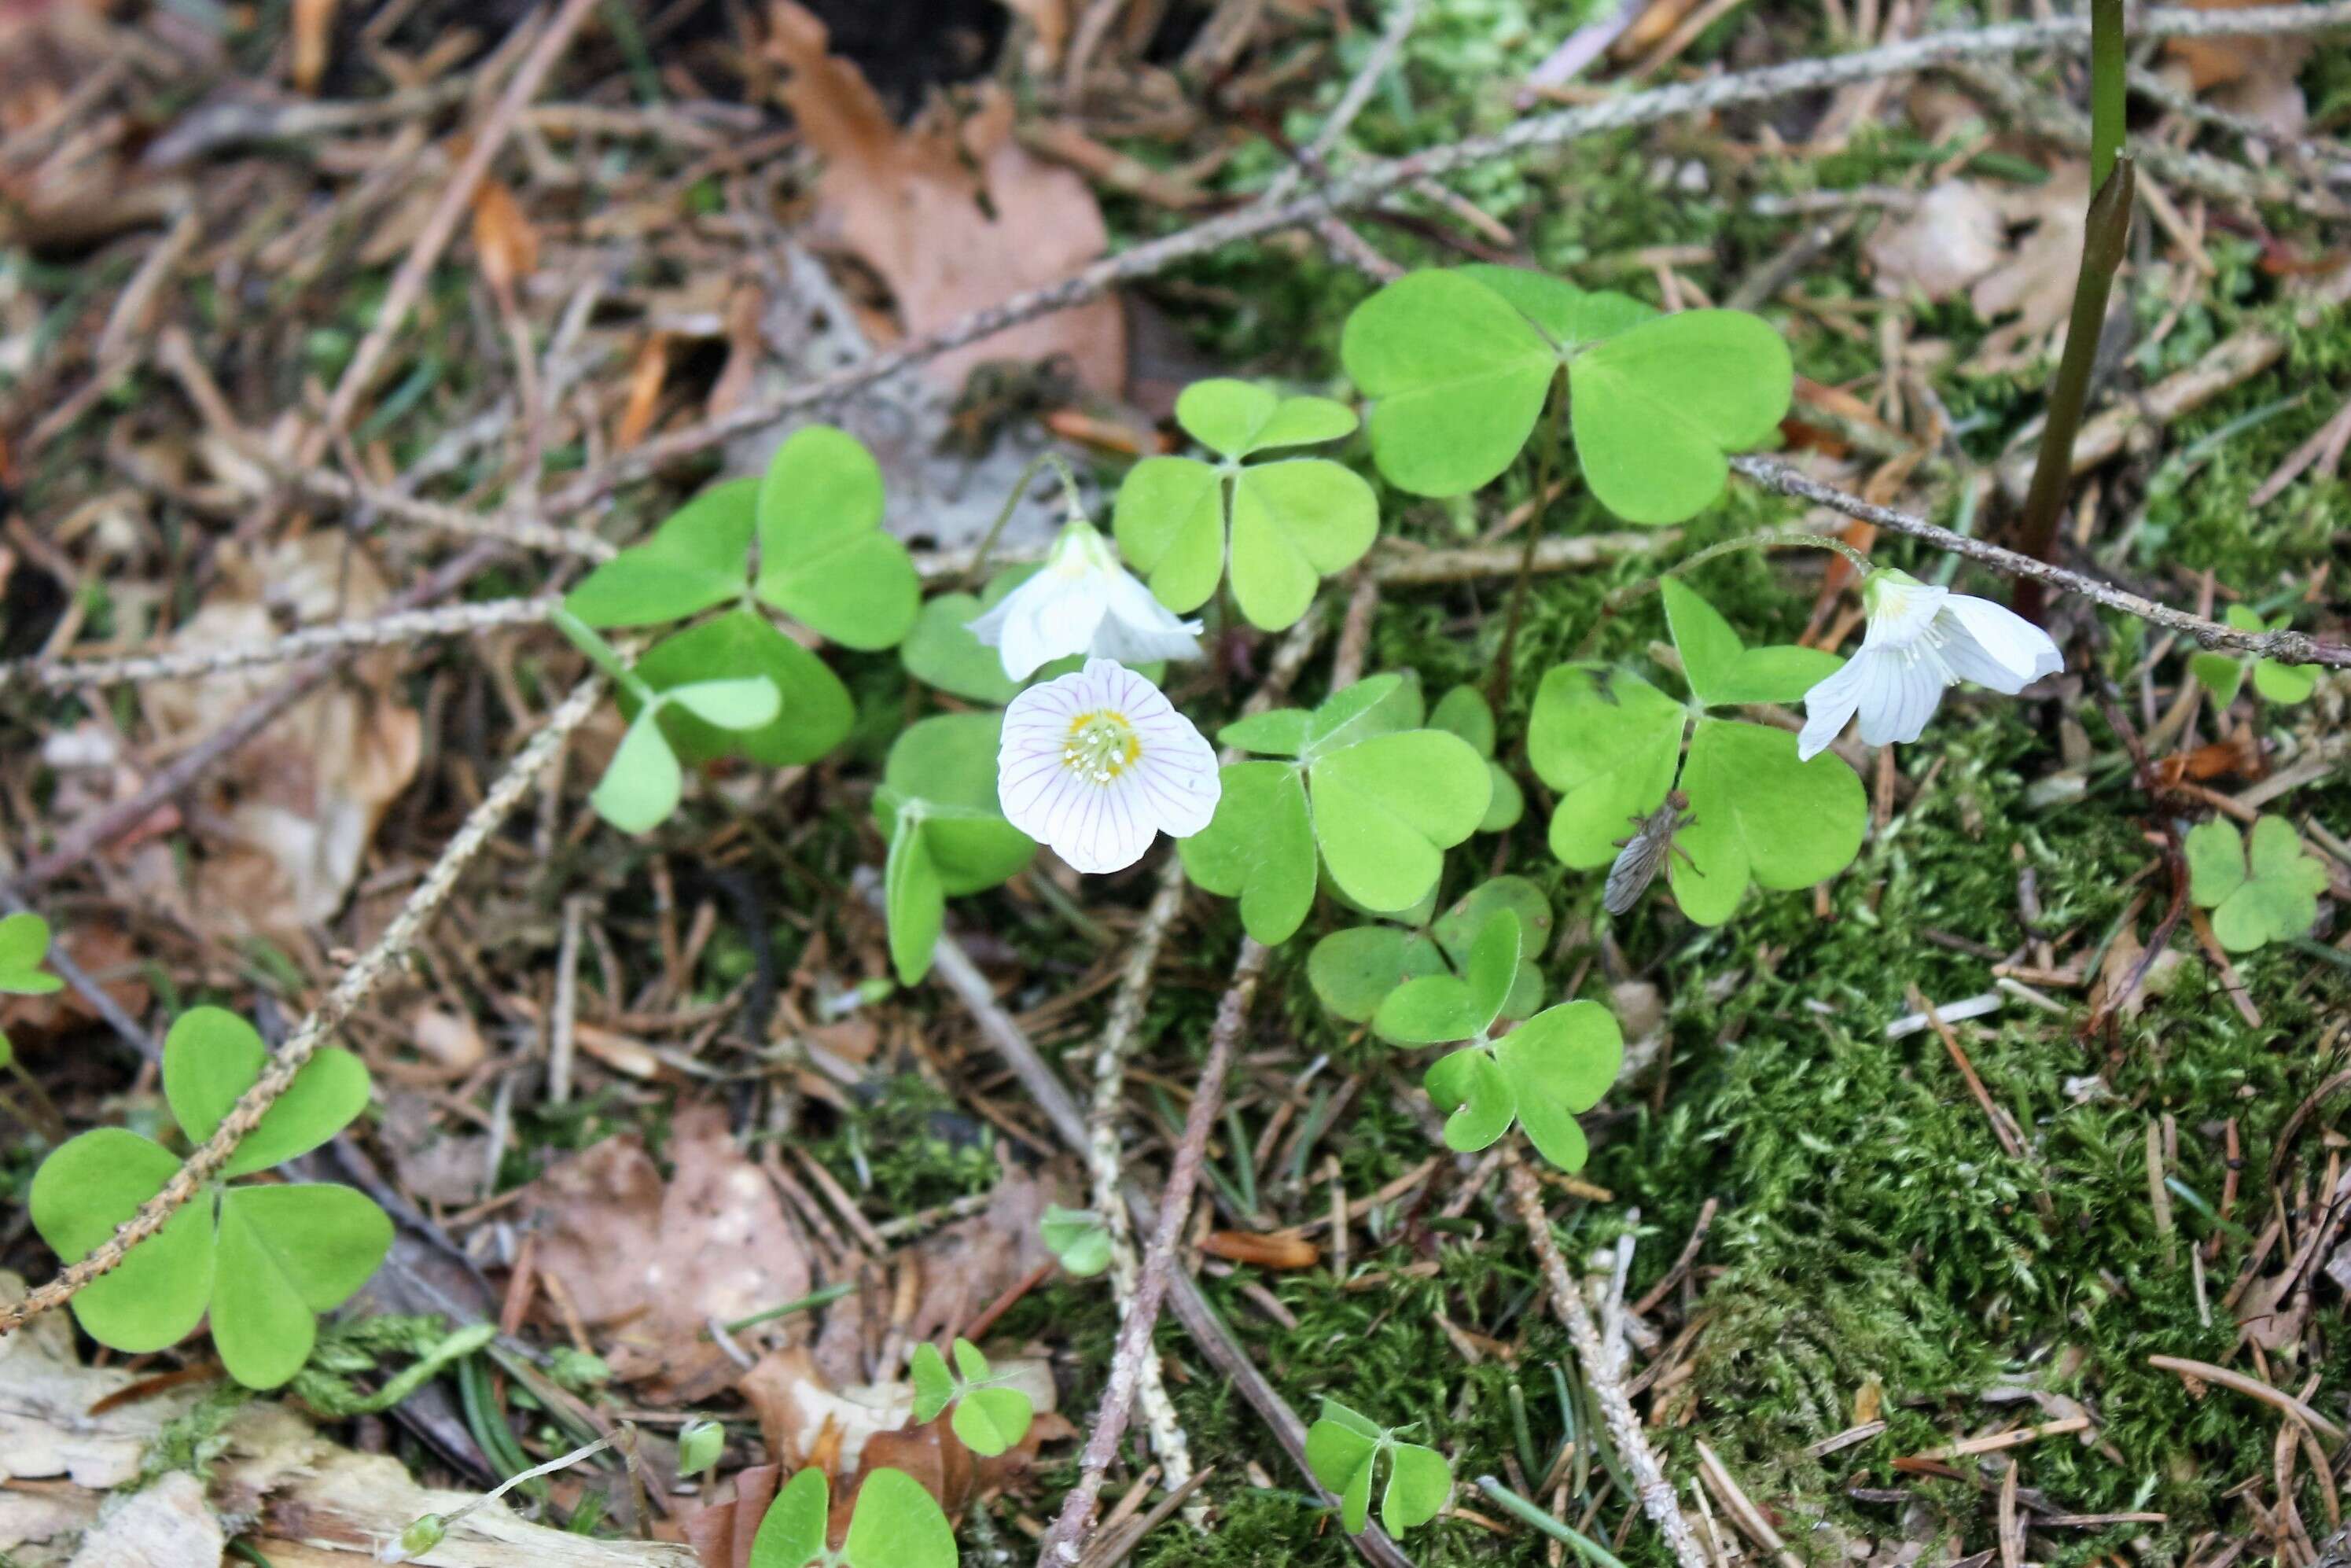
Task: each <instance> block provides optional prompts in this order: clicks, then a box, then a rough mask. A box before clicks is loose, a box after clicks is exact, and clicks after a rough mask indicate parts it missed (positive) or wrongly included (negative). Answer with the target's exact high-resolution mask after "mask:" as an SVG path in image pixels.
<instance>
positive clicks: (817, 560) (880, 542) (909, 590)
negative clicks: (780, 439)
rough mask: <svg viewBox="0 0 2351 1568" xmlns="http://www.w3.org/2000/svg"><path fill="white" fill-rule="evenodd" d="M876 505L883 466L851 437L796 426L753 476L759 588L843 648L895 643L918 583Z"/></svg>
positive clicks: (914, 603)
mask: <svg viewBox="0 0 2351 1568" xmlns="http://www.w3.org/2000/svg"><path fill="white" fill-rule="evenodd" d="M882 507H883V499H882V470H881V467H880V465H877V464H876V463H875V462H874V461H873V455H872V453H870V452H868V451H866V450H865V448H864V447H863V446H862V445H861V444H859V443H858V441H857V439H856V438H855V437H854V436H852V435H850V434H847V433H845V432H843V431H839V430H835V429H834V428H832V427H831V425H826V424H812V425H809V426H807V427H805V428H804V429H801V430H799V431H796V432H794V433H793V434H792V437H791V439H790V440H789V441H787V442H785V443H784V444H783V445H782V446H781V447H780V448H778V451H777V453H776V455H775V458H774V460H773V461H771V462H770V463H769V464H768V472H767V474H766V476H764V477H763V478H761V479H760V481H759V492H758V534H759V578H758V584H757V589H758V595H759V597H760V598H761V599H763V600H765V601H768V603H769V604H772V605H774V606H775V607H776V608H777V609H778V610H780V611H782V612H784V613H785V614H787V615H789V616H790V617H791V618H792V619H793V620H795V621H798V622H799V623H800V624H801V625H803V626H806V627H808V628H810V630H812V631H815V632H820V633H822V634H823V635H824V636H825V637H827V638H829V639H830V640H831V641H832V642H835V643H840V644H841V646H842V647H844V648H862V649H867V650H872V649H878V648H893V647H895V646H897V644H898V643H899V641H900V640H901V639H902V638H904V636H905V635H906V632H907V631H908V630H909V629H910V628H912V627H913V625H914V613H915V612H916V610H917V609H918V608H919V607H920V604H921V600H922V588H921V584H920V582H919V581H918V580H917V579H916V578H915V576H914V561H913V560H912V559H910V558H909V557H908V556H907V554H906V547H905V546H904V545H903V544H901V543H899V542H898V541H897V540H896V539H894V538H891V537H890V536H889V535H888V534H885V533H883V531H882V527H881V524H882Z"/></svg>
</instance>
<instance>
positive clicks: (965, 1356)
mask: <svg viewBox="0 0 2351 1568" xmlns="http://www.w3.org/2000/svg"><path fill="white" fill-rule="evenodd" d="M954 1350H955V1362H956V1375H957V1376H959V1377H961V1378H962V1379H963V1380H964V1381H965V1382H966V1383H985V1382H987V1379H988V1378H989V1377H990V1376H992V1375H994V1373H993V1369H992V1368H990V1367H989V1366H988V1364H987V1356H985V1355H983V1354H980V1349H979V1346H977V1345H976V1344H974V1343H971V1341H969V1340H967V1339H958V1340H956V1342H955V1344H954Z"/></svg>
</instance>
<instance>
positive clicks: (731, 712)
mask: <svg viewBox="0 0 2351 1568" xmlns="http://www.w3.org/2000/svg"><path fill="white" fill-rule="evenodd" d="M662 702H663V704H664V706H671V705H674V706H677V707H680V708H683V709H684V711H685V712H687V713H689V714H692V715H693V716H695V717H696V718H698V719H700V720H701V721H702V722H703V723H705V724H706V725H710V726H713V727H716V728H718V729H734V730H743V729H758V728H759V727H761V726H763V725H767V724H769V723H772V722H773V721H774V719H775V716H776V715H777V714H778V712H779V711H781V710H782V707H783V706H784V705H783V699H782V698H781V697H780V696H778V695H777V693H776V683H775V682H773V681H771V680H769V679H768V678H767V677H766V676H765V675H740V676H736V677H732V678H730V679H726V680H718V681H690V682H688V683H687V684H686V685H682V686H673V687H671V688H670V689H669V690H668V691H666V692H664V693H663V694H662Z"/></svg>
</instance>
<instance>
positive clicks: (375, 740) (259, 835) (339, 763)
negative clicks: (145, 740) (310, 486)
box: [132, 530, 423, 939]
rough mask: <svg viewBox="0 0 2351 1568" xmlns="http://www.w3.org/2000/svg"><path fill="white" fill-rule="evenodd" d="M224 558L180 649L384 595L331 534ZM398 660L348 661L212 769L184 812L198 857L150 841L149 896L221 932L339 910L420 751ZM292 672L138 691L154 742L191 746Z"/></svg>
mask: <svg viewBox="0 0 2351 1568" xmlns="http://www.w3.org/2000/svg"><path fill="white" fill-rule="evenodd" d="M216 559H217V562H218V566H219V571H220V578H219V581H218V582H217V583H216V584H215V586H214V588H213V590H212V591H210V592H209V593H207V594H206V595H205V598H204V603H203V605H202V606H201V607H200V608H199V609H198V610H197V612H195V614H194V615H193V616H191V617H190V618H189V619H188V621H187V622H185V623H184V624H183V625H182V626H181V627H180V628H179V629H178V631H176V632H174V633H173V634H172V637H171V639H170V640H169V643H168V646H169V647H170V648H171V649H172V651H174V652H181V653H188V652H201V651H204V650H209V649H215V648H225V647H233V646H235V645H237V644H240V643H254V642H260V641H266V640H267V639H268V638H271V637H274V636H276V635H277V634H278V633H279V632H281V631H282V630H283V627H282V626H281V624H280V622H279V617H280V615H281V614H290V617H291V619H292V620H293V621H294V622H298V623H302V624H309V623H314V622H329V621H335V620H340V619H343V618H346V617H357V616H364V615H367V614H370V613H371V612H375V611H377V610H379V609H380V608H381V606H382V605H383V603H384V601H386V600H387V599H388V598H389V597H390V594H389V591H388V590H387V588H386V586H385V582H384V578H383V574H382V572H381V570H380V569H379V568H378V567H377V566H376V564H375V563H374V560H373V559H372V558H371V556H370V555H369V554H368V552H367V551H366V549H364V548H363V547H362V546H360V544H359V543H358V542H357V541H355V540H353V539H351V538H350V537H349V536H346V535H344V534H342V533H340V532H337V531H333V530H328V531H323V532H319V533H311V534H306V535H303V536H301V537H299V538H294V539H292V540H289V541H287V543H284V544H281V545H274V546H266V547H263V548H261V549H256V550H254V551H252V552H250V553H246V552H244V551H240V550H236V549H232V548H224V549H222V551H221V552H220V554H219V556H218V557H217V558H216ZM400 658H401V654H400V653H399V652H398V651H397V650H381V651H377V652H374V653H368V654H365V655H363V656H362V657H360V658H359V659H358V660H355V661H354V662H353V665H352V673H351V674H350V676H348V677H346V678H341V679H338V680H334V681H330V682H329V683H327V684H326V685H323V686H321V687H320V688H319V690H317V691H315V692H313V693H312V694H311V695H308V696H307V697H305V698H303V699H302V701H300V702H299V703H297V704H296V705H295V706H293V707H292V708H290V709H288V710H287V713H286V714H285V715H284V716H281V717H280V718H279V719H278V720H277V722H276V723H275V724H273V725H272V726H270V727H269V728H268V729H267V730H266V732H265V733H264V734H263V735H261V736H260V737H258V738H257V739H256V740H255V741H253V742H252V743H250V744H248V745H246V746H245V747H242V748H240V749H239V750H238V751H237V752H236V754H235V756H234V757H233V758H230V759H229V760H228V761H227V762H226V763H225V764H224V765H223V766H221V767H219V768H214V770H213V772H212V773H211V774H210V775H209V777H208V779H207V781H206V783H205V785H204V788H203V789H201V790H200V791H199V792H198V793H197V795H196V797H195V799H194V801H193V810H192V811H191V813H190V814H191V816H192V818H193V821H194V823H195V826H196V829H197V837H198V839H199V841H200V843H201V848H200V852H198V853H197V854H196V855H194V856H193V857H192V858H191V859H190V861H189V862H188V863H187V865H186V867H185V868H184V874H183V867H182V866H181V865H180V864H178V863H177V862H175V860H174V858H173V854H172V849H171V847H170V846H169V845H166V844H163V843H161V842H152V843H149V844H146V845H144V846H142V847H141V849H140V850H139V851H138V852H136V853H135V855H134V857H133V861H132V881H133V882H134V883H137V884H138V886H139V888H140V891H141V892H142V893H143V894H146V895H148V896H149V897H151V898H153V899H155V900H157V901H158V902H159V903H161V904H162V905H163V906H164V907H165V908H168V909H172V910H173V911H175V912H176V913H177V914H179V915H181V916H182V917H183V918H184V919H185V920H186V921H187V922H188V923H189V924H190V925H193V927H194V928H195V929H197V930H199V931H201V932H203V933H204V934H205V935H208V936H225V937H239V936H273V937H277V938H280V939H285V938H289V937H293V936H298V934H300V933H302V932H304V931H306V930H308V928H310V927H312V926H315V925H319V924H321V923H322V922H324V921H327V920H329V919H330V918H332V917H333V915H335V913H336V911H337V910H339V909H340V908H341V907H342V904H343V901H344V899H345V898H346V897H348V896H349V894H350V890H351V886H352V884H353V883H355V882H356V881H357V879H358V877H359V873H360V865H361V863H362V862H363V861H364V859H365V857H366V854H367V851H368V846H369V844H370V843H371V841H373V839H374V837H375V831H376V828H377V826H378V825H379V824H380V823H381V821H382V820H383V814H384V811H385V810H386V809H387V808H389V807H390V806H391V804H392V800H394V799H396V798H397V797H398V796H399V794H400V792H401V791H402V789H406V788H407V787H408V784H409V781H410V780H411V779H413V778H415V776H416V768H417V763H418V761H419V759H420V757H421V755H422V747H423V725H422V721H421V720H420V718H419V716H418V715H417V712H416V710H415V709H414V708H413V707H410V706H408V705H407V704H406V703H404V702H402V700H401V699H400V697H399V695H398V686H397V675H398V671H399V662H400ZM285 678H286V673H285V672H284V671H283V670H280V669H276V668H271V667H266V666H265V667H262V668H259V669H255V670H241V671H235V672H232V673H229V674H218V675H211V676H207V677H205V678H204V679H201V680H190V681H165V682H155V683H152V684H150V685H145V686H142V687H141V688H140V698H141V706H143V708H144V710H145V712H146V716H147V719H148V722H149V723H150V724H151V725H152V726H153V727H154V730H155V734H156V738H155V747H154V748H155V750H156V751H157V753H158V754H160V755H163V756H172V755H176V754H177V753H179V752H181V751H183V750H185V749H186V748H187V747H191V746H193V745H195V744H196V743H197V742H198V741H200V740H201V739H202V738H203V737H204V736H205V735H207V734H209V733H211V732H212V731H213V730H214V729H216V728H217V727H220V726H221V725H223V724H225V723H226V722H228V720H229V719H230V718H231V717H233V716H235V714H236V713H238V712H239V711H240V710H241V709H242V708H244V707H245V706H246V704H248V703H250V702H251V701H253V700H254V699H255V698H256V697H258V696H260V695H262V694H263V693H265V692H266V691H268V690H269V689H271V688H272V687H273V686H275V685H277V683H278V682H279V681H282V680H284V679H285Z"/></svg>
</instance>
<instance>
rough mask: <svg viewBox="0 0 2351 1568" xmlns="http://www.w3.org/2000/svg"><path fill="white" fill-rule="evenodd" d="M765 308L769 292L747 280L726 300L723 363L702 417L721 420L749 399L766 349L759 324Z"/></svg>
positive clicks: (711, 386) (711, 388) (740, 283)
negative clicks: (760, 360) (763, 351)
mask: <svg viewBox="0 0 2351 1568" xmlns="http://www.w3.org/2000/svg"><path fill="white" fill-rule="evenodd" d="M767 307H768V292H767V290H766V289H764V288H761V287H759V286H758V284H757V283H755V282H752V281H751V280H750V279H748V278H745V279H743V280H742V281H741V282H738V283H737V284H736V286H735V287H734V290H733V292H731V293H730V294H728V295H727V297H726V364H725V365H724V366H722V367H721V368H720V370H719V371H718V379H717V380H716V381H715V382H711V383H710V396H709V398H708V400H707V401H706V402H705V403H704V404H703V410H702V412H703V417H704V418H705V419H714V420H716V419H724V418H726V416H727V415H728V414H729V413H733V412H734V411H735V409H736V408H737V405H739V404H740V403H741V402H743V400H744V399H745V398H747V397H748V396H750V395H751V388H752V385H753V384H754V383H755V382H757V381H758V374H759V355H760V351H761V350H763V349H764V348H765V347H766V340H765V339H764V338H763V337H762V336H761V335H760V331H759V324H760V320H761V318H762V317H763V316H764V315H765V313H766V311H767Z"/></svg>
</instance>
